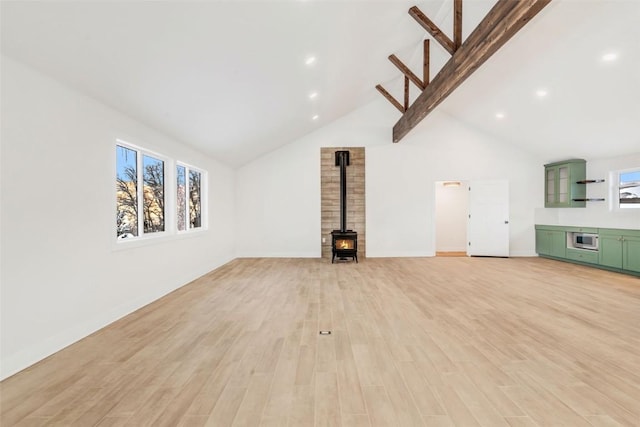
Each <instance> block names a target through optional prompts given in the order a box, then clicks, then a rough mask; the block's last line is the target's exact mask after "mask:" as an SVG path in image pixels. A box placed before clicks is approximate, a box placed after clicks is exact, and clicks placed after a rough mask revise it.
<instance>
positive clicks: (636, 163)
mask: <svg viewBox="0 0 640 427" xmlns="http://www.w3.org/2000/svg"><path fill="white" fill-rule="evenodd" d="M586 160H587V179H604V180H605V182H603V183H594V184H587V198H594V199H595V198H603V199H605V201H604V202H587V206H586V208H555V209H542V208H541V209H536V224H548V225H573V226H583V227H601V228H630V229H636V230H637V229H640V209H615V207H614V205H615V204H616V201H617V197H618V188H617V187H616V185H617V181H616V180H617V176H616V175H614V174H612V173H615V172H616V171H620V170H625V169H640V153H635V154H631V155H626V156H620V157H613V158H606V159H586Z"/></svg>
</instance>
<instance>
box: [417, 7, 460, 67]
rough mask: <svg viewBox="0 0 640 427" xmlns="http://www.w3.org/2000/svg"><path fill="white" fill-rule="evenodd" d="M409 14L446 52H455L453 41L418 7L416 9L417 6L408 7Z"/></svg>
mask: <svg viewBox="0 0 640 427" xmlns="http://www.w3.org/2000/svg"><path fill="white" fill-rule="evenodd" d="M409 15H411V16H412V17H413V19H415V20H416V21H417V22H418V24H420V25H421V26H422V28H424V29H425V30H427V32H428V33H429V34H431V37H433V38H434V39H436V40H437V41H438V43H440V44H441V45H442V47H443V48H445V50H446V51H447V52H449V53H450V54H451V55H453V53H454V52H455V47H454V44H453V41H452V40H451V39H450V38H449V37H447V35H446V34H445V33H443V32H442V31H440V28H438V26H437V25H436V24H435V23H434V22H433V21H432V20H431V19H429V18H427V15H425V14H424V13H422V11H421V10H420V9H418V6H413V7H412V8H411V9H409Z"/></svg>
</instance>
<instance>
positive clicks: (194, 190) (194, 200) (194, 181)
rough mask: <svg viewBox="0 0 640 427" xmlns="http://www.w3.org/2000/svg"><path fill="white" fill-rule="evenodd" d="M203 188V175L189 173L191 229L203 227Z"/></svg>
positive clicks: (193, 172)
mask: <svg viewBox="0 0 640 427" xmlns="http://www.w3.org/2000/svg"><path fill="white" fill-rule="evenodd" d="M201 188H202V174H201V173H200V172H196V171H191V170H190V171H189V228H198V227H201V226H202V213H201V210H202V209H201V208H202V206H201V202H200V200H201Z"/></svg>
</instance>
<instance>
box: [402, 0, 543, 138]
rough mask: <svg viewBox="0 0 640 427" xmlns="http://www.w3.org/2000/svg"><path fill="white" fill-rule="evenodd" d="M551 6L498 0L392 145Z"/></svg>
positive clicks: (406, 115) (416, 104) (407, 117)
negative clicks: (535, 17) (528, 23)
mask: <svg viewBox="0 0 640 427" xmlns="http://www.w3.org/2000/svg"><path fill="white" fill-rule="evenodd" d="M550 2H551V0H519V1H513V0H498V2H497V3H496V4H495V5H494V6H493V8H492V9H491V10H490V11H489V13H488V14H487V16H485V18H484V19H483V20H482V22H480V24H479V25H478V26H477V27H476V29H475V30H473V32H472V33H471V34H470V35H469V37H468V38H467V40H466V41H465V42H464V43H463V44H462V46H460V49H458V50H457V51H456V52H455V53H454V54H453V56H452V57H451V58H450V59H449V61H448V62H447V63H446V64H445V65H444V67H442V69H441V70H440V72H439V73H438V74H437V75H436V76H435V77H434V79H433V80H432V81H431V83H430V84H429V85H428V86H427V87H426V88H425V90H424V91H423V92H422V93H421V94H420V95H419V96H418V98H417V99H416V100H415V101H414V103H413V104H412V105H411V106H410V107H409V108H408V109H407V111H406V112H405V113H404V114H403V115H402V117H401V118H400V120H398V122H397V123H396V124H395V125H394V126H393V142H398V141H400V140H401V139H402V138H403V137H404V136H405V135H406V134H407V133H409V131H411V129H413V128H414V127H415V126H416V125H417V124H418V123H420V121H421V120H422V119H424V118H425V117H426V116H427V114H429V113H430V112H431V111H433V109H434V108H435V107H436V106H438V105H439V104H440V103H441V102H442V101H443V100H444V99H445V98H446V97H447V96H449V94H451V92H453V90H454V89H455V88H457V87H458V86H460V84H462V82H464V81H465V80H466V79H467V77H469V76H470V75H471V74H473V72H474V71H475V70H477V69H478V67H480V66H481V65H482V64H483V63H484V62H485V61H486V60H487V59H489V58H490V57H491V55H493V54H494V53H495V52H496V51H497V50H498V49H500V47H502V46H503V45H504V44H505V43H506V42H507V41H509V39H510V38H511V37H513V35H514V34H515V33H517V32H518V31H519V30H520V29H521V28H522V27H524V26H525V24H526V23H527V22H529V21H530V20H531V19H532V18H533V17H534V16H535V15H536V14H537V13H538V12H540V11H541V10H542V9H543V8H544V7H545V6H546V5H547V4H549V3H550ZM412 9H414V8H411V9H410V10H409V14H411V13H412V12H411V10H412ZM412 16H413V15H412ZM434 37H435V36H434Z"/></svg>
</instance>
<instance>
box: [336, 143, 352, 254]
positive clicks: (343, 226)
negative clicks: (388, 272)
mask: <svg viewBox="0 0 640 427" xmlns="http://www.w3.org/2000/svg"><path fill="white" fill-rule="evenodd" d="M349 163H350V162H349V152H348V151H336V166H340V230H333V231H332V232H331V252H332V257H331V263H332V264H333V263H334V262H335V260H336V257H337V258H338V259H339V260H341V261H345V260H347V259H348V258H351V259H353V260H355V262H358V233H356V232H355V231H353V230H347V166H349Z"/></svg>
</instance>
